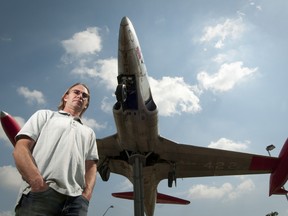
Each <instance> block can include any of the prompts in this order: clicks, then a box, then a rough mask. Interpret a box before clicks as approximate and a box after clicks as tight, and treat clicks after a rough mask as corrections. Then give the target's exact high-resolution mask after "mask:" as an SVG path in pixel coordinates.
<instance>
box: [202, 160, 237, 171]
mask: <svg viewBox="0 0 288 216" xmlns="http://www.w3.org/2000/svg"><path fill="white" fill-rule="evenodd" d="M203 167H205V168H207V169H213V170H234V169H237V163H236V162H223V161H217V162H216V163H215V162H208V163H205V164H204V165H203Z"/></svg>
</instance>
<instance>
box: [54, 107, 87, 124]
mask: <svg viewBox="0 0 288 216" xmlns="http://www.w3.org/2000/svg"><path fill="white" fill-rule="evenodd" d="M58 112H59V113H60V114H62V115H66V116H71V114H70V113H68V112H65V111H63V110H59V111H58ZM73 119H74V120H75V121H78V122H79V123H80V124H83V123H82V121H81V119H80V117H78V116H75V117H73Z"/></svg>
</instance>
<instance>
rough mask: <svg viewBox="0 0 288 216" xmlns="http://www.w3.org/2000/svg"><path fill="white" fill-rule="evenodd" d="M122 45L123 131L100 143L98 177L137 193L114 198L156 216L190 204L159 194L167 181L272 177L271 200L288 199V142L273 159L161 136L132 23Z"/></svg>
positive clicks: (119, 120)
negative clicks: (117, 179) (119, 180)
mask: <svg viewBox="0 0 288 216" xmlns="http://www.w3.org/2000/svg"><path fill="white" fill-rule="evenodd" d="M118 43H119V44H118V77H117V80H118V85H117V88H116V92H115V94H116V99H117V101H116V103H115V105H114V106H113V115H114V120H115V125H116V130H117V131H116V133H115V134H113V135H111V136H108V137H104V138H101V139H97V145H98V153H99V158H100V160H99V162H98V172H99V173H100V176H101V178H102V180H103V181H108V180H109V177H110V173H111V172H112V173H115V174H119V175H122V176H125V177H126V178H128V179H129V180H130V181H131V182H132V184H133V191H131V192H120V193H113V194H112V195H113V196H115V197H119V198H124V199H131V200H134V215H135V216H144V213H145V214H146V216H153V215H154V210H155V204H156V203H169V204H173V203H174V204H189V201H187V200H183V199H180V198H176V197H172V196H168V195H165V194H161V193H158V192H157V186H158V184H159V182H160V181H161V180H164V179H168V187H172V185H173V183H174V182H175V185H176V179H177V178H191V177H207V176H224V175H245V174H249V175H250V174H264V173H271V176H270V189H269V195H270V196H271V195H273V194H283V195H287V191H286V190H285V189H284V184H285V183H286V181H287V179H288V170H287V165H288V139H287V140H286V142H285V144H284V145H283V147H282V150H281V152H280V154H279V157H270V156H262V155H255V154H248V153H240V152H233V151H227V150H220V149H211V148H204V147H198V146H193V145H185V144H179V143H176V142H174V141H172V140H169V139H167V138H164V137H162V136H160V135H159V133H158V112H157V106H156V104H155V102H154V100H153V97H152V93H151V89H150V86H149V82H148V75H147V71H146V66H145V63H144V58H143V55H142V52H141V48H140V45H139V41H138V38H137V35H136V33H135V30H134V27H133V25H132V23H131V21H130V20H129V19H128V18H127V17H123V18H122V20H121V24H120V30H119V41H118ZM1 124H2V127H3V129H4V131H5V133H6V135H7V136H8V137H9V139H10V141H11V143H12V144H13V145H15V140H14V137H15V135H16V134H17V132H18V131H19V129H20V126H19V125H18V124H17V122H16V121H15V119H13V117H12V116H11V115H9V114H8V113H6V112H3V111H2V112H1Z"/></svg>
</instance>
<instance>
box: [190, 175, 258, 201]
mask: <svg viewBox="0 0 288 216" xmlns="http://www.w3.org/2000/svg"><path fill="white" fill-rule="evenodd" d="M254 189H255V184H254V182H253V181H252V180H251V179H246V180H245V179H244V180H243V181H242V182H241V183H240V184H239V185H237V186H233V185H232V184H231V183H224V184H222V185H221V186H219V187H216V186H208V185H203V184H199V185H194V186H193V187H191V188H190V189H189V192H188V196H189V198H192V199H221V200H223V201H227V200H235V199H237V198H239V197H241V196H242V195H243V194H247V193H248V192H250V191H253V190H254Z"/></svg>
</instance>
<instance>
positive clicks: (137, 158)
mask: <svg viewBox="0 0 288 216" xmlns="http://www.w3.org/2000/svg"><path fill="white" fill-rule="evenodd" d="M145 160H146V158H145V156H143V155H140V154H135V155H132V156H131V157H130V163H131V164H133V187H134V216H144V189H143V171H142V168H143V163H145Z"/></svg>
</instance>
